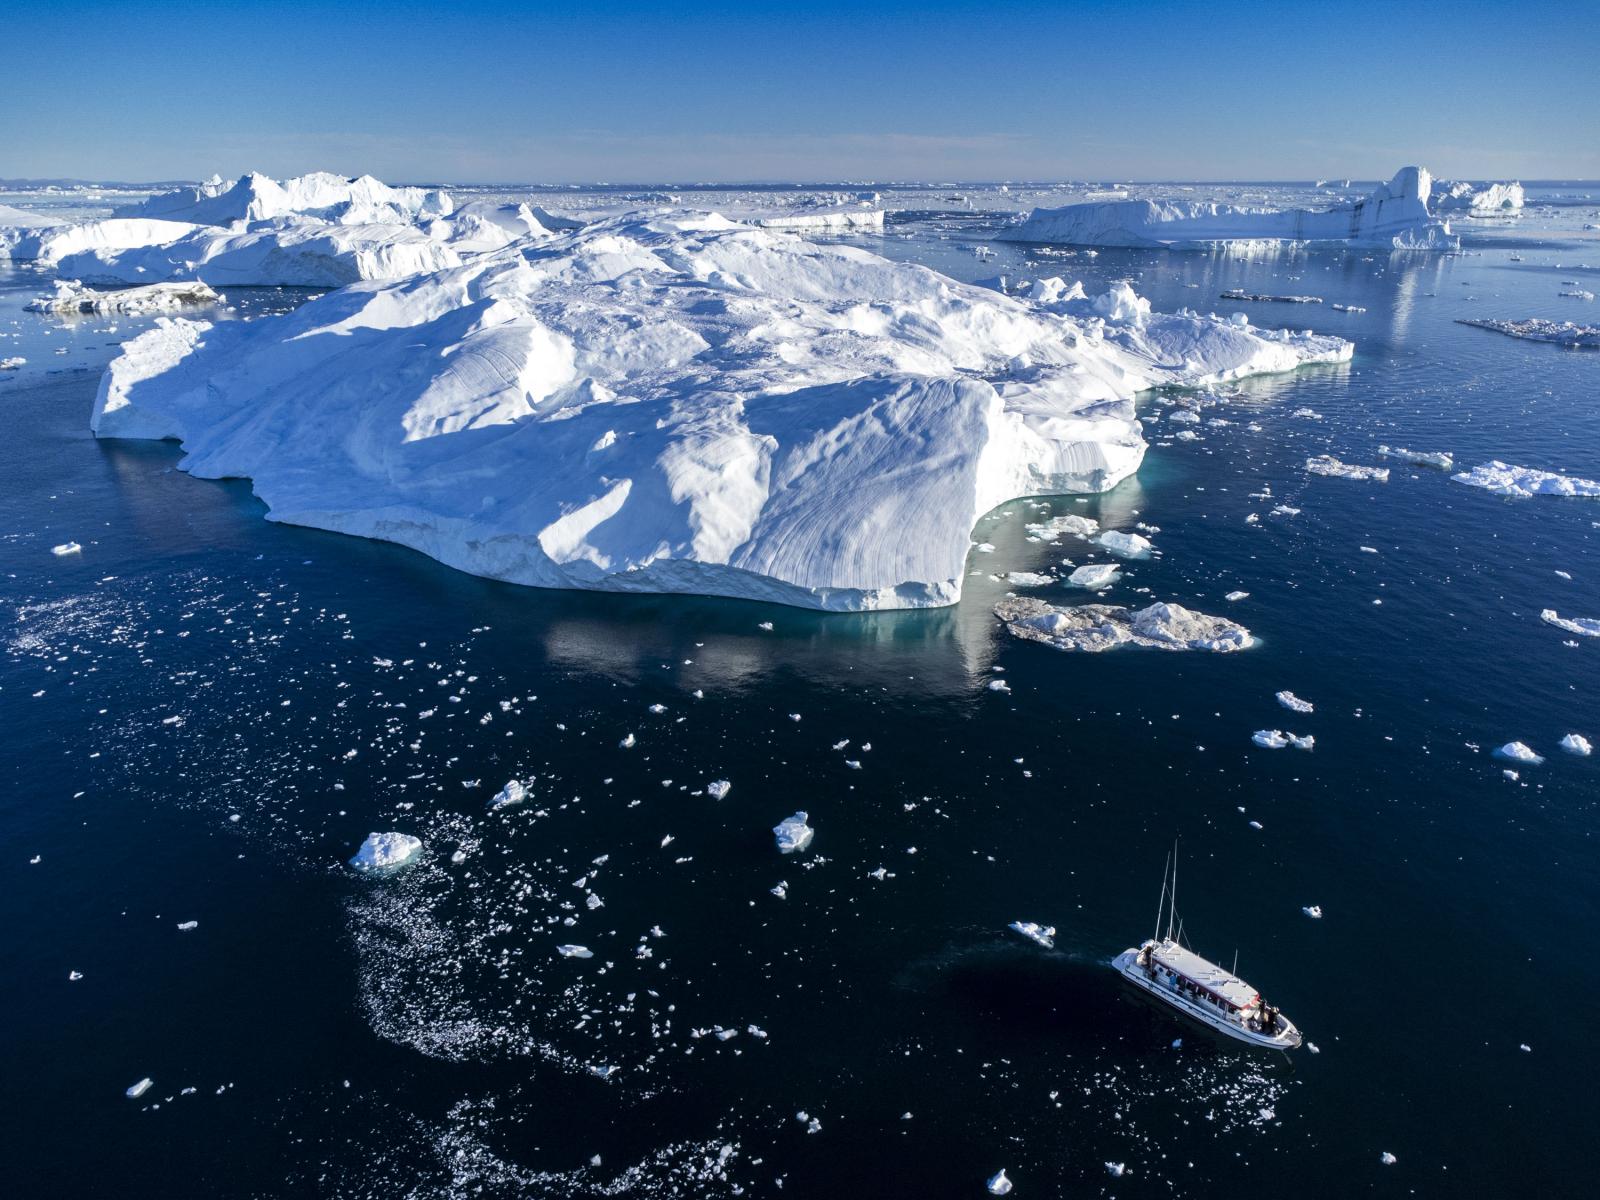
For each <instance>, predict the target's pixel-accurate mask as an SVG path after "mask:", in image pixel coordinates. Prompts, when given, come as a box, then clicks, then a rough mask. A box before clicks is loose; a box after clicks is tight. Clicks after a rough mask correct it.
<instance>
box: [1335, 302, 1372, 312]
mask: <svg viewBox="0 0 1600 1200" xmlns="http://www.w3.org/2000/svg"><path fill="white" fill-rule="evenodd" d="M1328 307H1329V308H1331V309H1333V311H1334V312H1347V313H1364V312H1366V311H1367V310H1366V309H1365V308H1362V307H1361V305H1359V304H1338V303H1334V304H1330V305H1328Z"/></svg>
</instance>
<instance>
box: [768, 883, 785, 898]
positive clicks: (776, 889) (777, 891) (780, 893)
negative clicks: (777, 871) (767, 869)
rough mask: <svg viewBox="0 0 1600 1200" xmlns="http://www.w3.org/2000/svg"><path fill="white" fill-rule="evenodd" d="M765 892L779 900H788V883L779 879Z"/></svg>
mask: <svg viewBox="0 0 1600 1200" xmlns="http://www.w3.org/2000/svg"><path fill="white" fill-rule="evenodd" d="M767 891H769V892H771V893H772V894H773V895H774V896H776V897H777V898H778V899H779V900H787V899H788V898H789V884H788V881H787V880H783V879H780V880H778V882H777V883H776V884H774V885H773V886H772V887H769V888H768V889H767Z"/></svg>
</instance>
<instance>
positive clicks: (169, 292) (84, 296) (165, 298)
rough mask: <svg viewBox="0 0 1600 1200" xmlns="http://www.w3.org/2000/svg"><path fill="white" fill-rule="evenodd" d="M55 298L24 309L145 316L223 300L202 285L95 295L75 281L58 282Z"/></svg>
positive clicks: (153, 286) (171, 285) (151, 287)
mask: <svg viewBox="0 0 1600 1200" xmlns="http://www.w3.org/2000/svg"><path fill="white" fill-rule="evenodd" d="M55 288H56V294H55V295H54V296H39V297H36V298H35V299H33V300H30V301H28V303H27V304H26V305H25V306H24V307H25V308H26V309H27V310H28V311H29V312H42V313H59V314H67V313H129V314H132V315H143V314H147V313H158V312H174V311H176V310H178V309H180V308H184V307H186V306H191V305H197V304H217V303H219V302H220V301H221V300H222V299H223V297H222V296H219V295H218V294H217V293H216V292H214V291H212V290H211V289H210V288H209V287H207V286H206V285H205V284H203V283H200V282H194V283H152V284H147V285H145V286H143V287H130V288H122V289H120V290H118V291H113V292H97V291H95V290H94V289H93V288H91V287H85V286H84V285H83V284H81V283H79V282H78V281H77V280H75V279H58V280H56V284H55Z"/></svg>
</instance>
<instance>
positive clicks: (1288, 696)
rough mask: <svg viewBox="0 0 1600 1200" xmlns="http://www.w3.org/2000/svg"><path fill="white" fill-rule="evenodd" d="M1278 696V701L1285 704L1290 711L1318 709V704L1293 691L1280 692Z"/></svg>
mask: <svg viewBox="0 0 1600 1200" xmlns="http://www.w3.org/2000/svg"><path fill="white" fill-rule="evenodd" d="M1277 697H1278V703H1279V704H1281V705H1283V707H1285V708H1287V709H1288V710H1289V711H1290V712H1297V713H1308V712H1315V711H1316V707H1317V706H1316V705H1314V704H1312V703H1311V701H1309V700H1302V699H1300V697H1299V696H1296V695H1295V694H1294V693H1293V692H1278V693H1277Z"/></svg>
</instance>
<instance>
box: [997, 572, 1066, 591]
mask: <svg viewBox="0 0 1600 1200" xmlns="http://www.w3.org/2000/svg"><path fill="white" fill-rule="evenodd" d="M1055 581H1056V580H1055V576H1053V575H1041V574H1039V572H1037V571H1008V572H1006V582H1007V583H1009V584H1012V585H1014V586H1016V587H1048V586H1049V585H1050V584H1052V583H1054V582H1055Z"/></svg>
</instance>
